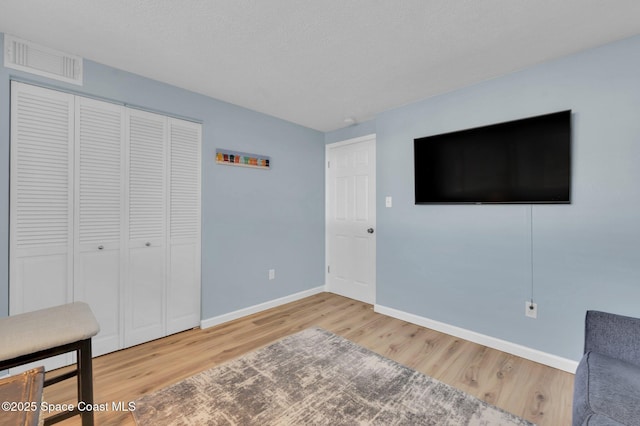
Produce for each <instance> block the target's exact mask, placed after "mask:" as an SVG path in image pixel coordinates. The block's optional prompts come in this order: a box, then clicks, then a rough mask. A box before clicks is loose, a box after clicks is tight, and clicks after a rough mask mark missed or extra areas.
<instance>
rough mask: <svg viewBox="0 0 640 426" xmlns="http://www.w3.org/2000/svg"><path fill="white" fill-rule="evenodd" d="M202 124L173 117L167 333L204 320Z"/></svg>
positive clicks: (170, 132) (195, 324)
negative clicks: (202, 287) (201, 202)
mask: <svg viewBox="0 0 640 426" xmlns="http://www.w3.org/2000/svg"><path fill="white" fill-rule="evenodd" d="M201 129H202V126H201V125H199V124H196V123H190V122H188V121H183V120H176V119H169V142H170V150H171V152H170V154H171V155H170V162H171V164H170V167H169V194H170V200H169V203H170V204H169V214H170V221H169V222H170V223H169V258H170V263H169V271H168V278H169V282H168V284H167V297H168V300H169V301H170V303H167V334H171V333H176V332H178V331H181V330H186V329H188V328H192V327H194V326H197V325H198V324H199V323H200V152H201V147H200V146H201V142H200V141H201V140H202V138H201V132H202V130H201Z"/></svg>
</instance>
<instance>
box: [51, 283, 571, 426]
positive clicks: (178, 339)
mask: <svg viewBox="0 0 640 426" xmlns="http://www.w3.org/2000/svg"><path fill="white" fill-rule="evenodd" d="M314 326H315V327H321V328H324V329H326V330H329V331H331V332H333V333H336V334H338V335H341V336H343V337H345V338H347V339H349V340H351V341H353V342H355V343H357V344H359V345H361V346H364V347H366V348H368V349H370V350H372V351H374V352H377V353H379V354H381V355H383V356H386V357H388V358H390V359H393V360H395V361H397V362H399V363H401V364H403V365H406V366H408V367H411V368H413V369H416V370H418V371H420V372H423V373H425V374H427V375H429V376H431V377H434V378H435V379H437V380H440V381H442V382H445V383H448V384H450V385H452V386H454V387H456V388H458V389H461V390H463V391H465V392H468V393H470V394H472V395H474V396H476V397H478V398H480V399H483V400H485V401H487V402H489V403H491V404H493V405H496V406H498V407H500V408H502V409H504V410H506V411H509V412H511V413H514V414H516V415H519V416H521V417H524V418H526V419H527V420H530V421H533V422H535V423H537V424H538V425H539V426H557V425H566V424H570V423H571V399H572V392H573V375H572V374H569V373H566V372H563V371H560V370H556V369H554V368H550V367H546V366H543V365H540V364H537V363H535V362H531V361H528V360H525V359H522V358H518V357H516V356H513V355H510V354H506V353H504V352H500V351H496V350H494V349H490V348H487V347H484V346H481V345H478V344H475V343H472V342H468V341H465V340H463V339H458V338H456V337H453V336H449V335H446V334H443V333H439V332H437V331H434V330H430V329H427V328H424V327H420V326H417V325H415V324H411V323H407V322H405V321H401V320H399V319H395V318H391V317H387V316H384V315H381V314H378V313H375V312H374V311H373V307H372V306H371V305H368V304H365V303H361V302H358V301H355V300H352V299H348V298H345V297H342V296H338V295H335V294H330V293H320V294H317V295H314V296H311V297H307V298H305V299H302V300H299V301H296V302H292V303H288V304H286V305H283V306H279V307H276V308H273V309H269V310H266V311H264V312H260V313H256V314H253V315H249V316H247V317H243V318H240V319H237V320H235V321H231V322H228V323H225V324H221V325H218V326H216V327H211V328H208V329H205V330H200V329H193V330H188V331H184V332H182V333H178V334H174V335H172V336H168V337H165V338H163V339H159V340H155V341H153V342H148V343H144V344H142V345H138V346H135V347H132V348H127V349H124V350H121V351H118V352H114V353H111V354H108V355H103V356H100V357H97V358H95V359H94V393H95V401H96V403H107V404H109V405H110V404H111V403H112V402H116V403H117V402H119V401H121V402H124V403H125V404H126V403H128V402H129V401H135V400H136V399H137V398H140V397H141V396H143V395H145V394H148V393H151V392H154V391H156V390H158V389H162V388H164V387H166V386H169V385H171V384H173V383H176V382H179V381H180V380H183V379H185V378H187V377H189V376H192V375H194V374H197V373H199V372H201V371H204V370H206V369H209V368H212V367H215V366H216V365H219V364H221V363H224V362H226V361H229V360H231V359H234V358H236V357H238V356H241V355H242V354H244V353H247V352H251V351H253V350H256V349H258V348H260V347H263V346H266V345H268V344H270V343H272V342H274V341H275V340H278V339H281V338H283V337H285V336H287V335H290V334H293V333H295V332H297V331H300V330H303V329H305V328H308V327H314ZM44 400H45V401H46V402H48V403H50V404H57V403H74V402H75V400H76V394H75V383H74V382H73V381H72V380H70V381H67V383H64V382H63V383H58V384H56V385H55V386H51V387H49V388H47V389H45V392H44ZM96 423H97V424H98V425H107V426H110V425H124V426H128V425H134V421H133V417H132V415H131V414H130V413H128V412H123V411H109V412H100V413H96ZM79 424H80V420H79V418H73V419H69V420H66V421H64V422H62V423H60V425H63V426H64V425H79Z"/></svg>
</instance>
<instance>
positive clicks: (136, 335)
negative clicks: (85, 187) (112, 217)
mask: <svg viewBox="0 0 640 426" xmlns="http://www.w3.org/2000/svg"><path fill="white" fill-rule="evenodd" d="M127 113H128V117H127V126H128V127H127V144H128V145H127V146H128V194H127V197H128V227H129V229H128V256H127V265H128V269H129V272H128V279H127V281H126V286H125V288H126V293H125V310H126V311H125V346H131V345H136V344H138V343H141V342H145V341H149V340H153V339H157V338H159V337H162V336H164V335H165V331H166V327H165V321H166V312H165V301H166V236H167V234H166V229H167V124H166V117H163V116H160V115H157V114H152V113H147V112H142V111H137V110H128V112H127Z"/></svg>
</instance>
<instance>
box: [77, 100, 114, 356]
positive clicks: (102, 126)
mask: <svg viewBox="0 0 640 426" xmlns="http://www.w3.org/2000/svg"><path fill="white" fill-rule="evenodd" d="M75 117H76V120H75V121H76V134H75V135H76V137H75V174H76V185H75V200H76V202H75V214H74V228H75V244H74V248H75V253H74V270H75V274H74V276H75V279H74V299H75V300H81V301H84V302H87V303H88V304H89V305H90V306H91V310H92V311H93V313H94V315H95V316H96V319H97V320H98V323H99V324H100V332H99V333H98V335H97V336H95V337H94V338H93V349H92V351H93V354H94V355H96V356H97V355H102V354H105V353H108V352H112V351H115V350H118V349H120V348H121V347H122V345H123V341H121V336H122V332H121V327H122V321H121V304H122V302H121V293H120V291H121V290H120V289H121V279H122V266H121V265H122V263H123V262H122V259H121V256H122V254H123V253H122V252H123V250H122V246H123V238H122V236H123V235H125V220H124V218H125V211H124V207H125V206H124V191H125V187H124V172H125V162H124V130H125V127H124V108H122V106H119V105H113V104H110V103H106V102H100V101H96V100H92V99H87V98H81V97H78V98H77V99H76V114H75Z"/></svg>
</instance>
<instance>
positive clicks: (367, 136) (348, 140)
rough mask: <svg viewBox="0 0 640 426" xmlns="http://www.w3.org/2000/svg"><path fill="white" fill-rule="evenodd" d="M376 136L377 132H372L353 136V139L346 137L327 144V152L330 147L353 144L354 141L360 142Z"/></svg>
mask: <svg viewBox="0 0 640 426" xmlns="http://www.w3.org/2000/svg"><path fill="white" fill-rule="evenodd" d="M375 138H376V134H375V133H371V134H370V135H364V136H358V137H357V138H352V139H346V140H343V141H340V142H333V143H330V144H327V145H325V152H328V151H329V148H337V147H340V146H344V145H351V144H354V143H360V142H365V141H369V140H371V139H375Z"/></svg>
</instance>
